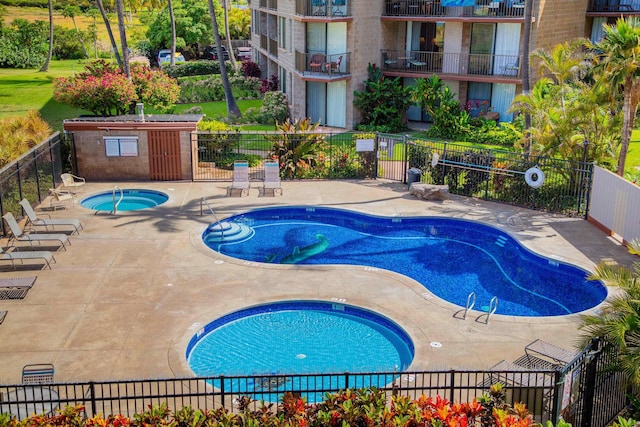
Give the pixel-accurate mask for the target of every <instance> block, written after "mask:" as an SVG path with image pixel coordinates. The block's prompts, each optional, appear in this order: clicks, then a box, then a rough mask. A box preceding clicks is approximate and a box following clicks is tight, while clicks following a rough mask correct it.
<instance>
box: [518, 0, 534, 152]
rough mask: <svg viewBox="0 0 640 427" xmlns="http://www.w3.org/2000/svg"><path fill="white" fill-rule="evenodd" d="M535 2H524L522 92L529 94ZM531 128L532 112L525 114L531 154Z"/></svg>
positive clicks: (526, 143)
mask: <svg viewBox="0 0 640 427" xmlns="http://www.w3.org/2000/svg"><path fill="white" fill-rule="evenodd" d="M533 2H534V0H525V4H524V28H523V32H522V36H523V38H524V43H523V44H522V63H521V64H520V68H521V69H522V93H523V94H524V95H529V94H530V93H531V77H530V75H529V74H530V73H529V71H530V70H531V58H530V57H531V52H530V50H531V49H530V48H531V20H532V19H533ZM530 128H531V114H529V113H525V114H524V138H525V144H524V146H525V154H526V155H528V156H530V155H531V145H532V144H531V134H530V133H529V129H530Z"/></svg>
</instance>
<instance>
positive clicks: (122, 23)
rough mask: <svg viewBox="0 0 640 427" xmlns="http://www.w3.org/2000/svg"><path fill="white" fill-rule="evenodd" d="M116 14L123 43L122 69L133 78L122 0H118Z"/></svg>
mask: <svg viewBox="0 0 640 427" xmlns="http://www.w3.org/2000/svg"><path fill="white" fill-rule="evenodd" d="M116 14H117V15H118V29H119V30H120V44H121V45H122V64H121V67H122V70H123V71H124V75H125V76H127V78H128V79H131V69H130V68H129V46H127V27H126V22H125V20H124V4H123V3H122V0H116Z"/></svg>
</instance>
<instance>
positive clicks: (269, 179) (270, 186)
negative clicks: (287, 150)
mask: <svg viewBox="0 0 640 427" xmlns="http://www.w3.org/2000/svg"><path fill="white" fill-rule="evenodd" d="M267 190H271V192H272V194H273V195H274V196H276V195H278V196H282V183H281V181H280V165H279V164H278V162H265V163H264V185H263V186H262V195H263V196H264V195H265V194H266V192H267Z"/></svg>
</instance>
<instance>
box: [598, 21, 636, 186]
mask: <svg viewBox="0 0 640 427" xmlns="http://www.w3.org/2000/svg"><path fill="white" fill-rule="evenodd" d="M603 28H604V37H603V38H602V40H601V41H600V42H599V43H598V44H596V46H595V48H596V49H597V50H598V51H599V52H602V55H601V56H600V57H599V58H598V59H599V60H598V63H597V64H596V67H597V68H599V69H600V70H601V71H602V81H601V82H600V83H601V84H606V85H608V86H609V87H611V89H612V91H614V92H615V91H617V90H618V89H619V88H622V92H623V95H624V101H623V106H622V114H623V118H622V139H621V142H620V154H619V157H618V166H617V169H616V173H617V174H618V175H620V176H624V166H625V163H626V161H627V152H628V151H629V141H630V140H631V131H632V130H633V122H634V120H635V117H636V113H637V110H638V103H640V60H638V58H639V57H640V20H638V19H637V18H634V17H629V18H627V19H622V18H620V19H618V21H617V22H616V24H615V25H613V26H612V25H607V24H604V25H603Z"/></svg>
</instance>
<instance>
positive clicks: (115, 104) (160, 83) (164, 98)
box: [53, 60, 179, 116]
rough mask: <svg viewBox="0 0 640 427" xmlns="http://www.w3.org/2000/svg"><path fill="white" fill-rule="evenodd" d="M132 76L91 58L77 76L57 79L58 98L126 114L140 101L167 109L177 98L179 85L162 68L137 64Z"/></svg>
mask: <svg viewBox="0 0 640 427" xmlns="http://www.w3.org/2000/svg"><path fill="white" fill-rule="evenodd" d="M131 77H132V78H131V80H129V79H127V77H126V76H125V75H124V74H123V73H122V71H121V70H119V69H117V66H116V65H115V64H110V63H108V62H106V61H104V60H98V61H93V62H90V63H89V64H87V65H86V67H85V71H83V72H81V73H79V74H77V75H76V76H75V77H60V78H57V79H55V80H54V82H53V91H54V92H53V96H54V99H55V100H56V101H58V102H61V103H63V104H68V105H71V106H74V107H77V108H81V109H83V110H89V111H91V112H92V113H94V114H96V115H100V116H112V115H117V114H125V113H127V112H128V111H129V107H130V106H131V105H133V103H135V102H137V101H141V102H144V103H146V104H148V105H150V106H151V107H154V108H157V109H159V110H161V111H167V110H169V109H170V108H171V107H172V106H173V103H175V101H176V100H177V97H178V90H179V89H178V85H177V82H176V81H175V80H174V79H171V78H169V77H167V75H166V74H164V73H163V72H162V71H156V70H152V69H150V68H149V67H147V66H143V65H136V66H134V67H132V69H131Z"/></svg>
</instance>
